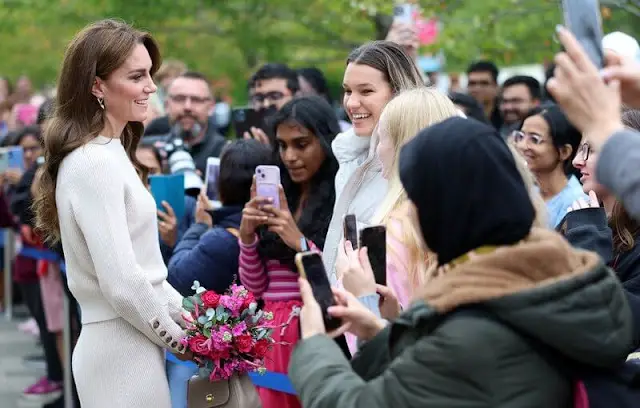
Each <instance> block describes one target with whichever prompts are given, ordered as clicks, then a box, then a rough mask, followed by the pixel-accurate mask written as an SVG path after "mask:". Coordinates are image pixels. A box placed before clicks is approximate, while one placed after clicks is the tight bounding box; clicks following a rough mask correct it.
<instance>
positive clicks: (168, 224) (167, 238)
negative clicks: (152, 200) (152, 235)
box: [158, 201, 178, 248]
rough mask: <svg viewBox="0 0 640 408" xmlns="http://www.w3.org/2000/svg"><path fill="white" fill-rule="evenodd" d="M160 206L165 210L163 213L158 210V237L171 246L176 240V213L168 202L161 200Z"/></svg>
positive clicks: (174, 244)
mask: <svg viewBox="0 0 640 408" xmlns="http://www.w3.org/2000/svg"><path fill="white" fill-rule="evenodd" d="M162 206H163V207H164V209H165V210H167V212H166V213H165V212H164V211H162V210H158V217H160V221H159V222H158V229H159V230H160V239H162V242H164V243H165V244H166V245H168V246H170V247H172V248H173V247H174V246H176V243H177V242H178V218H176V214H175V213H174V212H173V208H171V206H170V205H169V203H168V202H166V201H163V202H162Z"/></svg>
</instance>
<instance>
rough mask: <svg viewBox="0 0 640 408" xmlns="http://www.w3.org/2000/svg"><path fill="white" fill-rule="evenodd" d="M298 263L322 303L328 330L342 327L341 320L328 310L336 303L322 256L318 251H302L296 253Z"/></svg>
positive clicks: (299, 268) (315, 296) (301, 272)
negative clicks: (331, 314)
mask: <svg viewBox="0 0 640 408" xmlns="http://www.w3.org/2000/svg"><path fill="white" fill-rule="evenodd" d="M296 264H297V265H298V271H299V272H300V275H302V276H303V277H304V278H305V279H307V281H308V282H309V285H310V286H311V289H312V290H313V297H314V298H316V301H318V304H319V305H320V309H321V310H322V316H323V318H324V324H325V328H326V329H327V330H333V329H337V328H338V327H340V320H338V319H336V318H334V317H332V316H330V315H329V313H328V312H327V309H328V308H329V306H333V305H335V304H336V303H335V299H334V298H333V292H332V291H331V284H330V283H329V278H328V277H327V272H326V270H325V269H324V264H323V263H322V257H321V256H320V254H319V253H317V252H302V253H299V254H297V255H296Z"/></svg>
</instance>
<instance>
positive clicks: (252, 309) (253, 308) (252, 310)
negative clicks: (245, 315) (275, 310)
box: [249, 302, 258, 316]
mask: <svg viewBox="0 0 640 408" xmlns="http://www.w3.org/2000/svg"><path fill="white" fill-rule="evenodd" d="M257 309H258V304H257V303H256V302H251V304H250V305H249V312H250V313H251V315H252V316H253V315H254V314H255V313H256V310H257Z"/></svg>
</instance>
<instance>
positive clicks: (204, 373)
mask: <svg viewBox="0 0 640 408" xmlns="http://www.w3.org/2000/svg"><path fill="white" fill-rule="evenodd" d="M212 371H213V370H212V369H211V368H207V367H206V366H205V367H200V368H199V369H198V377H200V378H209V376H210V375H211V372H212Z"/></svg>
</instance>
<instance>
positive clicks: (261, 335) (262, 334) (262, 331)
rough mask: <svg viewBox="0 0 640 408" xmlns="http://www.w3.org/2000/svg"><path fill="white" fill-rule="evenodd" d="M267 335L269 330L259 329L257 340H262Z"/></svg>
mask: <svg viewBox="0 0 640 408" xmlns="http://www.w3.org/2000/svg"><path fill="white" fill-rule="evenodd" d="M266 335H267V331H266V330H265V329H258V337H256V340H262V339H263V338H264V336H266Z"/></svg>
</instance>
